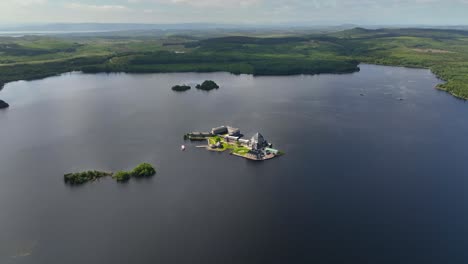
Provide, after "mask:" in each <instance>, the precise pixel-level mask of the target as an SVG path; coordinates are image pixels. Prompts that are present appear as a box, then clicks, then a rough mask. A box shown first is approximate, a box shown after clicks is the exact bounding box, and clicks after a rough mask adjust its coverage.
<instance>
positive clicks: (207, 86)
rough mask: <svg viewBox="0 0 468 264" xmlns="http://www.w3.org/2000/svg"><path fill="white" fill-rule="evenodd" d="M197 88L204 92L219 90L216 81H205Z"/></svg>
mask: <svg viewBox="0 0 468 264" xmlns="http://www.w3.org/2000/svg"><path fill="white" fill-rule="evenodd" d="M196 88H197V89H199V90H203V91H211V90H213V89H219V85H218V84H217V83H215V82H214V81H211V80H207V81H204V82H203V83H202V84H197V86H196Z"/></svg>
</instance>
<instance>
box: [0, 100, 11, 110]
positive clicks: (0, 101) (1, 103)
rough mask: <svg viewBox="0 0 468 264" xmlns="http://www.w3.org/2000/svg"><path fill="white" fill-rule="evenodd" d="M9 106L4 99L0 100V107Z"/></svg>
mask: <svg viewBox="0 0 468 264" xmlns="http://www.w3.org/2000/svg"><path fill="white" fill-rule="evenodd" d="M8 107H10V105H9V104H7V103H6V102H5V101H3V100H0V109H4V108H8Z"/></svg>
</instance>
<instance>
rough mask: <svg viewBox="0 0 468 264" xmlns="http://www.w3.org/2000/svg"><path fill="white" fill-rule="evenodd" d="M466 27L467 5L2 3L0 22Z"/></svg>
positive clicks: (155, 0)
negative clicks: (425, 25)
mask: <svg viewBox="0 0 468 264" xmlns="http://www.w3.org/2000/svg"><path fill="white" fill-rule="evenodd" d="M34 22H40V23H53V22H102V23H104V22H106V23H107V22H112V23H114V22H120V23H190V22H213V23H230V24H282V23H301V24H311V25H314V24H320V25H324V24H328V25H330V24H344V23H354V24H361V25H372V24H387V25H390V24H393V25H408V24H431V25H435V24H437V25H455V24H465V25H468V0H94V1H92V0H0V23H10V24H11V23H34Z"/></svg>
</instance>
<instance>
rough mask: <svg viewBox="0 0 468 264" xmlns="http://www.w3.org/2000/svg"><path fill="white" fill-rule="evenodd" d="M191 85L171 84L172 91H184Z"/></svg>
mask: <svg viewBox="0 0 468 264" xmlns="http://www.w3.org/2000/svg"><path fill="white" fill-rule="evenodd" d="M191 88H192V87H190V86H188V85H175V86H172V90H173V91H176V92H185V91H187V90H190V89H191Z"/></svg>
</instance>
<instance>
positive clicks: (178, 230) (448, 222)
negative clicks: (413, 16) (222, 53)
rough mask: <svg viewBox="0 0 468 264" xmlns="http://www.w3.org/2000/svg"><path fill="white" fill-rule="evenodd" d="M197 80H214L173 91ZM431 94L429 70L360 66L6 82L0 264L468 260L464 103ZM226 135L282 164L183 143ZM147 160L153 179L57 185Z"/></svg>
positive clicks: (0, 144) (0, 146)
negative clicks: (71, 175) (271, 73)
mask: <svg viewBox="0 0 468 264" xmlns="http://www.w3.org/2000/svg"><path fill="white" fill-rule="evenodd" d="M205 79H213V80H215V81H216V82H218V83H219V84H220V85H221V86H222V87H221V88H220V89H219V90H216V91H212V92H209V93H207V92H202V91H197V90H191V91H188V92H186V93H174V92H172V91H171V89H170V87H171V86H172V85H174V84H182V83H190V84H192V83H199V82H201V81H203V80H205ZM437 83H439V81H438V80H437V79H436V78H435V77H434V76H433V75H432V74H431V73H430V72H429V71H427V70H415V69H405V68H392V67H381V66H371V65H361V72H359V73H355V74H349V75H320V76H292V77H252V76H248V75H241V76H235V75H230V74H227V73H211V74H196V73H183V74H152V75H129V74H111V75H105V74H100V75H83V74H79V73H72V74H65V75H63V76H59V77H53V78H48V79H44V80H39V81H32V82H15V83H11V84H8V85H7V86H6V88H5V89H4V90H3V91H1V93H0V97H1V98H2V99H4V100H5V101H7V102H8V103H10V105H11V108H10V109H8V110H7V111H0V124H1V128H0V150H1V154H0V263H2V264H3V263H7V264H9V263H34V264H36V263H39V264H42V263H44V264H51V263H67V264H75V263H76V264H81V263H86V264H94V263H96V264H98V263H99V264H101V263H112V264H120V263H122V264H123V263H142V264H145V263H164V264H166V263H223V264H230V263H233V264H234V263H244V264H245V263H247V264H249V263H359V264H361V263H392V264H394V263H409V264H414V263H468V199H467V191H466V190H468V162H467V157H468V104H467V103H465V102H464V101H461V100H458V99H455V98H454V97H452V96H450V95H448V94H446V93H444V92H440V91H438V90H436V89H434V87H435V85H436V84H437ZM361 94H363V95H364V96H361ZM400 99H402V100H400ZM221 124H227V125H233V126H236V127H240V128H241V129H242V131H243V133H244V134H246V135H247V136H250V135H253V134H254V133H255V132H257V131H258V132H261V133H262V134H263V135H264V136H265V137H266V138H267V140H269V141H271V142H273V143H274V145H275V147H277V148H280V149H282V150H284V151H285V152H286V153H287V155H286V156H284V157H281V158H279V159H276V160H272V161H268V162H264V163H255V162H251V161H247V160H244V159H241V158H237V157H233V156H229V155H227V154H219V153H211V152H207V151H204V150H201V149H196V148H195V145H189V146H188V150H187V151H186V152H181V151H180V145H181V144H183V141H182V135H183V134H184V133H185V132H188V131H192V130H198V131H203V130H207V129H210V128H211V127H215V126H218V125H221ZM140 162H150V163H152V164H154V165H155V166H156V167H157V169H158V174H157V176H155V177H153V178H151V179H146V180H132V181H131V182H129V183H128V184H124V185H122V184H117V183H115V182H114V181H113V180H111V179H108V180H102V181H100V182H95V183H90V184H86V185H84V186H82V187H78V188H71V187H69V186H66V185H65V184H64V183H63V180H62V177H63V174H64V173H67V172H74V171H81V170H87V169H99V170H110V171H116V170H122V169H131V168H132V167H134V166H135V165H137V164H138V163H140Z"/></svg>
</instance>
